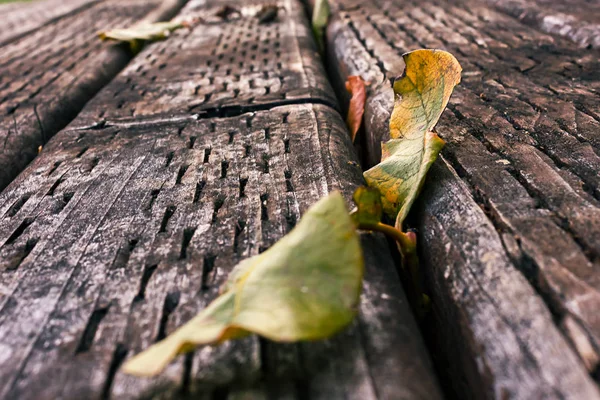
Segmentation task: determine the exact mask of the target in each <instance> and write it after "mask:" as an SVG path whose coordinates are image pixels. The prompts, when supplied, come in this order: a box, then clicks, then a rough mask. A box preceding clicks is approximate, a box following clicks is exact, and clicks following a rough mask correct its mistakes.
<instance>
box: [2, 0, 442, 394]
mask: <svg viewBox="0 0 600 400" xmlns="http://www.w3.org/2000/svg"><path fill="white" fill-rule="evenodd" d="M222 4H223V2H221V3H219V4H217V5H216V6H214V5H213V6H212V7H211V5H204V4H203V2H192V3H190V4H188V6H187V7H186V8H185V9H184V10H183V11H182V13H181V16H182V17H188V16H190V15H192V14H193V12H198V13H200V14H201V15H205V16H206V15H209V16H210V15H212V14H213V13H214V11H216V10H218V7H220V6H221V5H222ZM260 5H261V3H259V2H255V3H250V4H249V5H248V3H244V6H241V5H240V3H237V4H235V6H236V7H238V8H239V9H242V11H243V14H244V15H246V17H244V19H247V20H241V21H237V22H235V23H234V22H223V21H218V20H214V21H213V20H211V21H205V22H204V23H202V24H199V25H198V26H196V27H195V28H194V30H193V31H192V32H184V31H182V32H180V33H178V34H175V35H173V36H172V37H170V38H169V39H168V40H166V41H165V42H161V43H155V44H152V45H151V46H149V47H148V48H147V49H146V50H145V51H144V52H142V53H140V54H139V56H138V58H136V61H135V63H134V64H132V66H131V67H130V68H128V69H126V70H125V71H124V72H123V73H122V74H121V75H119V76H118V77H117V79H115V80H114V81H113V82H111V83H110V84H109V85H108V86H107V87H106V88H105V89H104V90H103V91H102V92H101V93H100V94H99V96H98V97H97V98H95V99H94V100H93V101H92V102H90V103H89V104H88V105H87V106H86V107H85V109H84V110H83V112H82V114H81V116H79V117H77V118H76V119H75V120H74V121H73V122H72V123H71V124H70V126H69V127H68V128H67V129H64V130H62V131H61V132H59V133H58V134H56V135H55V136H54V137H53V138H52V139H51V140H50V141H49V142H48V144H47V145H46V146H45V147H44V149H43V151H42V153H41V154H40V155H39V156H38V157H37V158H36V159H35V160H34V161H33V162H32V163H31V164H30V165H29V166H28V167H27V168H26V170H25V171H24V172H23V173H22V174H20V175H19V177H18V178H17V179H16V180H15V181H14V182H13V183H12V184H11V185H10V186H9V187H8V188H7V189H6V190H5V191H4V192H3V193H2V194H0V216H2V217H1V218H0V243H2V246H0V255H1V256H2V257H1V259H2V264H1V266H0V282H1V286H0V354H3V356H4V359H3V360H2V362H0V397H1V398H6V399H9V398H10V399H12V398H19V399H54V398H67V399H70V398H73V399H76V398H99V397H100V398H108V397H111V398H118V399H128V398H156V399H171V398H190V397H191V398H221V399H222V398H231V399H236V398H256V399H262V398H290V399H305V398H314V399H319V398H323V399H334V398H355V399H361V400H362V399H367V400H368V399H395V398H398V399H439V398H441V394H440V390H439V387H438V384H437V379H436V377H435V375H434V373H433V372H432V366H431V362H430V360H429V355H428V354H427V352H426V350H425V348H424V345H423V341H422V338H421V336H420V333H419V330H418V328H417V326H416V323H415V321H414V319H413V317H412V314H411V311H410V308H409V306H408V303H407V300H406V297H405V295H404V291H403V288H402V285H401V283H400V279H399V277H398V274H397V270H396V265H395V263H394V260H393V258H392V255H391V253H390V248H389V247H388V243H387V241H386V240H385V239H384V238H383V237H381V236H379V235H373V234H364V235H362V241H363V247H364V251H365V259H366V275H365V285H364V292H363V295H362V301H361V306H360V313H359V317H358V318H357V320H356V321H355V322H354V324H353V325H352V326H351V327H349V328H348V329H346V330H344V331H343V332H342V333H340V334H339V335H337V336H335V337H333V338H331V339H329V340H327V341H321V342H315V343H298V344H277V343H272V342H268V341H266V340H263V339H259V338H257V337H254V336H253V337H249V338H246V339H244V340H241V341H238V342H231V343H226V344H224V345H223V346H220V347H205V348H202V349H199V350H198V351H196V352H195V353H194V354H191V355H189V356H187V357H180V358H178V359H177V360H176V361H175V362H173V363H172V364H171V365H170V366H169V367H168V368H167V370H166V371H165V372H164V373H162V374H161V375H160V376H158V377H156V378H153V379H138V378H134V377H130V376H126V375H124V374H122V373H120V372H119V370H118V369H119V366H120V365H121V363H122V362H123V361H124V360H125V359H126V358H128V357H131V356H132V355H133V354H135V353H138V352H139V351H141V350H143V349H145V348H146V347H148V346H149V345H150V344H152V343H153V342H154V341H156V340H157V339H160V338H162V337H164V335H166V334H168V333H169V332H172V331H173V330H174V329H175V328H176V327H177V326H180V325H181V324H183V323H184V322H185V321H187V320H189V319H190V318H191V317H192V316H194V315H195V314H196V313H198V312H199V310H201V309H202V308H203V307H205V306H206V304H207V303H208V302H209V301H210V300H211V299H213V298H214V297H215V296H216V295H217V290H218V287H219V285H220V284H221V283H223V282H224V280H225V279H226V277H227V274H228V272H229V271H230V270H231V269H232V268H233V267H234V265H235V264H236V263H237V262H238V261H240V260H241V259H243V258H246V257H249V256H251V255H254V254H257V253H258V252H260V251H263V250H265V249H267V248H268V247H269V246H270V245H272V244H273V243H275V242H276V241H277V240H278V239H279V238H281V237H282V236H283V235H284V234H285V233H286V232H288V231H289V230H290V229H292V228H293V226H294V225H295V224H296V223H297V221H298V220H299V218H300V217H301V215H302V214H303V212H305V211H306V209H307V208H308V207H309V206H310V205H312V204H313V203H314V202H316V201H317V200H318V199H319V198H321V197H323V196H325V195H326V194H327V193H329V192H330V191H331V190H341V191H342V193H343V194H344V196H345V197H346V199H348V200H349V199H350V196H351V194H352V192H353V190H354V189H355V188H356V187H357V186H358V185H360V184H362V183H363V179H362V173H361V170H360V168H359V166H358V163H357V160H356V154H355V152H354V150H353V148H352V144H351V143H350V139H349V134H348V132H347V130H346V128H345V125H344V122H343V119H342V118H341V116H340V114H339V113H338V111H337V110H336V109H335V107H336V101H335V98H334V96H333V95H332V90H331V88H330V86H329V84H328V83H327V80H326V78H325V74H324V72H323V68H322V67H321V65H320V62H319V59H318V57H317V55H316V54H315V51H314V49H315V47H314V43H313V42H312V39H311V37H310V36H309V30H308V22H307V20H306V18H305V16H304V14H303V13H302V12H301V7H300V5H299V3H298V2H296V1H292V0H286V1H282V2H280V3H279V5H280V6H281V7H282V8H283V10H280V16H279V17H278V20H277V21H274V22H272V24H273V25H274V26H268V25H267V27H262V26H256V25H254V24H253V23H252V22H251V21H250V20H252V19H254V18H255V17H254V12H253V10H254V11H255V10H256V9H257V7H259V6H260ZM250 26H251V27H252V32H257V33H258V35H259V37H258V42H257V41H256V40H257V39H256V38H252V40H253V42H251V43H256V44H257V45H260V44H261V42H260V40H261V36H260V35H263V34H264V35H267V33H266V32H274V33H273V34H275V32H277V31H278V30H279V31H280V40H281V42H280V46H279V47H280V48H281V50H280V54H277V52H273V51H267V53H266V55H265V56H264V57H266V58H267V62H266V63H264V62H261V66H260V68H259V69H257V71H256V72H257V76H256V77H255V78H254V79H256V80H258V79H259V76H260V75H264V74H267V75H268V76H269V78H268V79H275V82H274V83H272V86H271V87H273V89H274V90H273V91H272V92H271V93H265V91H264V87H262V88H259V89H260V90H258V89H256V90H253V89H252V88H250V87H249V85H248V86H247V87H246V88H245V89H244V90H241V89H240V92H239V95H238V97H237V98H233V96H232V93H231V92H230V91H229V89H231V88H228V90H225V89H222V90H220V91H221V92H222V94H221V95H222V96H223V99H222V100H218V99H213V100H214V101H212V100H211V101H207V102H205V103H204V104H203V105H201V106H200V107H199V108H198V109H194V110H188V109H187V108H186V107H185V105H186V103H187V102H191V101H193V100H194V97H193V96H190V95H189V94H186V93H185V91H183V90H182V91H181V92H180V91H179V90H180V89H179V88H184V87H187V86H188V85H190V84H193V85H196V84H197V83H196V82H197V81H198V80H201V79H202V78H203V77H204V76H210V77H214V79H215V82H216V81H217V79H223V80H224V81H226V82H230V80H229V79H231V77H227V76H226V75H227V74H225V77H224V76H223V72H222V71H223V69H222V68H224V67H225V66H226V65H227V64H223V66H222V67H219V69H216V68H215V64H211V65H207V61H208V60H210V59H211V58H210V57H208V56H207V52H208V53H209V55H210V53H211V52H212V50H216V51H215V54H212V55H211V56H212V57H217V58H218V57H219V54H221V53H224V54H230V52H231V49H227V48H224V47H223V46H221V47H215V46H216V44H215V43H214V42H211V41H212V40H213V39H214V37H215V35H217V36H220V35H222V34H225V33H226V32H232V31H233V32H237V31H236V30H235V29H232V28H234V27H239V29H242V28H243V29H244V30H246V31H247V30H249V29H250V28H249V27H250ZM277 26H279V27H280V28H281V29H280V28H277ZM294 26H295V29H285V30H284V29H283V27H288V28H289V27H294ZM236 29H238V28H236ZM202 33H205V34H206V35H202ZM237 34H239V33H237ZM232 38H235V36H232ZM232 40H233V39H232ZM211 43H212V44H211ZM262 44H264V41H263V42H262ZM186 46H189V47H188V48H187V49H186ZM210 46H213V47H210ZM171 47H176V48H177V47H181V49H180V50H181V51H179V52H178V53H177V54H172V53H168V52H167V50H168V49H170V48H171ZM161 49H166V50H165V52H163V53H161ZM268 49H269V50H272V48H271V47H268ZM261 51H262V50H261ZM161 57H162V58H161ZM175 58H176V63H175V61H173V65H172V66H171V67H170V66H168V65H167V66H166V67H160V65H161V64H160V63H161V62H163V60H171V59H175ZM248 58H249V59H244V62H245V63H247V64H243V65H242V67H235V66H232V68H240V70H239V71H240V73H243V75H240V80H241V81H242V82H243V85H245V84H246V83H248V79H252V77H253V76H252V72H251V71H249V69H248V68H249V67H248V65H251V64H252V60H251V56H250V55H248ZM155 60H157V61H155ZM238 60H239V58H238ZM238 62H239V61H238ZM278 62H279V63H281V65H278ZM238 65H239V64H238ZM135 69H139V70H138V73H137V74H136V73H134V71H135ZM142 70H143V71H149V72H148V74H145V75H146V76H144V75H143V74H142V73H141V71H142ZM177 71H179V73H180V74H181V76H180V78H179V79H178V80H177V81H175V82H174V85H175V89H172V86H171V83H172V82H173V80H172V79H171V78H173V77H174V76H175V74H177ZM149 74H150V75H149ZM184 74H187V78H185V79H184V78H183V76H184ZM148 76H149V77H152V76H156V78H155V79H149V80H148V79H147V78H148ZM279 77H282V78H283V83H282V84H281V85H280V86H278V83H277V82H279ZM127 79H129V81H128V84H132V85H144V87H146V85H147V87H148V88H149V90H150V89H151V90H153V91H154V93H155V94H153V96H154V97H152V101H139V100H138V99H135V98H134V101H133V102H132V103H130V104H135V107H136V110H138V111H139V112H137V113H134V115H128V114H120V112H121V111H120V110H122V109H124V108H125V107H123V106H122V107H120V108H119V107H118V104H119V103H118V102H115V101H112V102H111V101H108V100H106V99H108V98H110V96H112V95H113V94H114V93H115V92H117V91H119V90H121V89H123V85H124V82H125V81H127ZM186 79H187V80H186ZM188 81H189V82H188ZM270 84H271V83H269V82H267V83H266V84H265V85H270ZM128 90H129V89H128ZM207 90H213V89H207ZM216 92H217V93H220V92H219V90H217V91H216ZM174 93H175V94H177V96H175V97H174V96H173V94H174ZM272 93H275V94H276V96H270V94H272ZM107 94H108V95H107ZM128 96H129V95H128ZM179 96H181V98H180V99H179ZM203 96H204V94H202V96H198V97H203ZM252 96H255V99H256V101H255V102H250V101H249V99H250V97H252ZM128 98H131V97H128ZM100 111H104V115H103V116H102V117H100V116H99V112H100Z"/></svg>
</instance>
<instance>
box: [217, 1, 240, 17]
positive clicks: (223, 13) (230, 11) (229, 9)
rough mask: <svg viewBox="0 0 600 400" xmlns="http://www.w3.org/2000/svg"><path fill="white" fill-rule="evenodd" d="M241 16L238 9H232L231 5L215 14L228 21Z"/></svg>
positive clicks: (225, 6)
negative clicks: (235, 16)
mask: <svg viewBox="0 0 600 400" xmlns="http://www.w3.org/2000/svg"><path fill="white" fill-rule="evenodd" d="M234 14H235V15H237V16H240V15H241V13H240V12H239V11H238V10H237V9H236V8H233V7H231V6H230V5H224V6H223V7H221V8H220V9H219V11H217V12H216V13H215V15H216V16H217V17H219V18H221V19H222V20H225V21H228V20H229V19H230V17H231V16H232V15H234Z"/></svg>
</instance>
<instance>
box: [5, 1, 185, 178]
mask: <svg viewBox="0 0 600 400" xmlns="http://www.w3.org/2000/svg"><path fill="white" fill-rule="evenodd" d="M160 4H161V2H160V1H151V2H147V1H135V0H132V1H125V2H122V1H103V2H98V3H96V4H94V5H93V6H90V7H87V8H84V9H82V10H80V11H79V12H75V13H73V14H71V15H69V16H66V17H64V18H60V19H58V20H56V21H53V22H51V23H49V24H47V25H45V26H43V27H41V28H40V29H37V30H35V31H34V32H32V33H31V34H29V35H26V36H24V37H22V38H20V39H19V40H16V41H14V42H11V43H9V44H7V45H4V46H2V47H0V69H1V70H2V74H0V146H2V152H1V153H0V189H2V188H4V187H5V186H6V185H8V184H9V183H10V181H11V180H12V179H13V178H14V177H15V176H16V175H17V174H18V173H19V172H20V171H21V170H22V169H23V168H24V167H25V166H26V165H27V164H28V163H29V162H30V161H31V160H32V159H33V158H34V157H35V156H36V154H37V153H38V148H39V147H40V146H43V145H44V144H45V143H46V141H47V140H48V139H49V138H50V137H52V136H53V135H54V134H55V133H56V132H58V131H59V130H60V129H62V128H63V127H65V126H66V125H67V124H68V123H69V122H70V121H71V120H72V119H73V118H74V117H75V116H76V115H77V113H78V112H79V111H80V110H81V109H82V108H83V106H84V105H85V103H86V102H87V101H88V100H89V99H91V98H92V97H93V96H94V94H96V93H97V92H98V91H99V90H100V88H102V87H103V86H104V85H106V84H107V83H108V82H109V81H110V80H111V79H112V78H113V77H114V76H115V75H116V74H117V73H118V72H119V71H120V70H121V69H122V68H123V67H124V66H125V65H126V64H127V62H128V61H129V60H130V59H131V54H130V53H129V52H128V51H127V50H126V49H125V48H124V47H120V46H115V45H114V44H111V43H102V42H100V40H99V39H98V37H97V35H96V34H97V32H98V31H100V30H103V29H106V28H110V27H118V26H122V25H128V24H131V23H133V22H134V21H138V20H141V19H142V18H144V17H148V18H149V19H151V20H157V18H158V19H169V18H170V17H171V15H172V14H173V13H174V12H176V11H177V10H178V9H179V8H180V6H181V4H179V3H178V2H177V1H168V2H165V3H164V7H158V6H159V5H160Z"/></svg>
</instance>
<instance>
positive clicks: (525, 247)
mask: <svg viewBox="0 0 600 400" xmlns="http://www.w3.org/2000/svg"><path fill="white" fill-rule="evenodd" d="M332 3H333V4H334V10H335V12H334V17H333V19H332V23H331V24H330V27H329V31H328V40H329V60H330V63H331V64H332V65H333V64H337V71H338V73H337V74H338V75H337V79H336V80H337V82H336V84H335V85H334V86H335V87H337V88H339V87H341V85H342V84H343V81H344V80H345V77H347V76H349V75H357V74H358V75H361V76H363V78H365V79H367V80H370V81H371V82H373V84H372V86H371V91H370V95H369V97H368V99H367V109H366V112H365V126H366V131H367V135H366V137H365V138H364V139H363V146H364V148H366V149H367V153H368V154H367V157H366V159H365V164H367V165H372V164H373V163H376V162H377V161H378V159H379V157H380V142H381V141H382V140H386V139H387V138H388V137H389V136H388V128H387V124H385V123H383V122H382V121H387V120H388V119H389V113H390V111H391V108H392V106H393V93H392V91H391V87H390V84H389V79H390V78H394V77H395V76H398V75H399V74H400V73H401V72H402V70H403V62H402V58H401V54H402V53H404V52H406V51H410V50H414V49H417V48H423V47H427V48H441V49H445V50H448V51H450V52H452V53H454V54H455V55H456V56H457V57H458V59H459V61H460V62H461V64H462V66H463V68H464V72H463V82H462V83H461V85H460V86H459V87H457V89H456V90H455V94H454V95H453V97H452V99H451V101H450V104H449V107H448V110H447V111H446V112H445V113H444V114H443V116H442V118H441V120H440V123H439V124H438V127H437V131H438V134H439V135H440V136H441V137H442V138H444V139H445V140H446V141H447V146H446V148H445V150H444V152H443V154H444V157H445V159H446V162H440V163H438V165H437V166H436V168H435V169H434V170H433V172H432V175H433V176H432V178H431V179H430V180H429V182H430V183H429V184H428V185H427V189H426V190H425V193H424V194H423V197H422V207H420V211H419V212H416V213H414V215H413V218H414V220H413V224H414V226H415V227H416V228H418V229H419V232H421V236H420V237H421V240H422V241H423V243H422V250H423V257H424V259H425V261H426V263H427V265H428V269H427V275H428V279H429V282H430V285H431V290H432V293H433V297H434V304H435V308H436V309H435V314H434V316H435V318H434V321H435V322H434V326H435V328H434V329H433V330H432V331H433V332H434V334H433V336H434V341H435V342H437V344H438V346H439V348H440V349H443V351H442V353H443V352H446V356H445V357H443V356H442V357H440V360H439V362H440V365H443V368H446V369H447V374H448V375H447V376H448V377H449V381H450V382H451V385H452V386H453V388H454V390H456V391H457V392H458V393H460V394H461V395H462V396H465V397H469V398H530V397H535V396H536V395H538V394H539V393H545V394H544V395H542V397H544V396H547V397H549V398H554V397H559V398H561V397H565V398H598V390H597V387H596V385H595V384H594V383H593V381H592V379H590V378H589V377H588V376H587V374H586V368H587V370H588V371H589V372H590V373H592V374H594V373H595V371H597V368H598V349H599V348H600V346H599V344H600V342H599V341H598V334H599V333H600V326H599V325H598V321H599V320H598V318H597V313H596V312H595V310H596V309H597V308H598V306H599V305H600V296H599V295H600V293H599V291H598V289H599V286H598V282H599V279H600V271H599V268H600V264H599V259H598V254H599V250H600V243H597V242H596V241H597V238H598V237H600V235H599V233H600V232H599V231H598V229H599V227H600V214H598V213H599V212H600V207H599V202H598V199H599V197H598V182H600V180H599V179H598V176H597V174H598V171H599V169H598V165H597V162H598V160H599V158H598V150H599V148H598V146H597V132H598V129H599V127H600V126H599V120H598V118H597V115H596V112H595V111H592V110H591V109H590V107H589V105H591V104H597V103H598V95H597V90H596V88H597V86H598V83H599V82H600V76H599V75H598V74H597V71H598V68H597V67H598V58H597V53H595V52H594V51H593V50H590V51H582V50H576V51H575V50H573V49H572V48H573V46H572V44H571V43H569V42H568V41H566V40H563V39H560V38H553V37H550V36H547V35H545V34H542V33H540V32H538V31H535V30H533V29H531V28H529V27H526V26H524V25H522V24H520V23H519V22H517V21H516V20H514V19H511V18H510V17H508V16H506V15H503V14H502V13H500V12H497V11H495V10H494V9H491V8H489V6H487V5H486V4H485V3H482V2H477V1H468V2H467V1H466V2H461V4H457V5H451V4H449V3H447V2H442V1H428V2H426V3H422V2H421V3H418V2H409V4H407V3H406V2H402V4H400V2H393V1H378V2H375V4H373V5H368V4H364V3H362V2H356V1H354V2H352V1H336V2H332ZM575 66H576V67H575ZM331 69H333V68H331ZM555 87H560V89H559V90H555V89H554V88H555ZM534 289H535V291H534ZM544 303H545V304H544ZM486 304H487V305H486ZM457 320H458V321H460V322H459V323H457ZM445 329H449V330H450V332H449V334H448V335H446V334H444V335H436V334H435V333H437V332H445V331H444V330H445ZM558 354H560V356H559V355H558ZM575 354H577V355H578V356H579V358H578V357H576V356H575ZM457 359H460V360H461V364H460V365H462V370H461V369H459V368H457V367H456V360H457ZM557 359H560V363H557V362H556V361H557ZM567 363H568V364H569V365H570V367H569V368H567V369H563V367H564V366H565V365H566V364H567ZM566 373H569V374H570V375H569V378H565V376H566V375H565V374H566ZM574 382H578V383H577V384H575V383H574ZM578 390H583V391H584V392H578Z"/></svg>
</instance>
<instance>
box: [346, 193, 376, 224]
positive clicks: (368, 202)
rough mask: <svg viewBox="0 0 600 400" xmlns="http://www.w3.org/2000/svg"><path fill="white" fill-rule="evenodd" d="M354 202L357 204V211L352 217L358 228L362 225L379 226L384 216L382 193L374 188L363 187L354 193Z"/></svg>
mask: <svg viewBox="0 0 600 400" xmlns="http://www.w3.org/2000/svg"><path fill="white" fill-rule="evenodd" d="M352 200H354V204H356V207H357V208H356V211H353V212H352V213H351V214H350V216H351V217H352V219H353V220H354V222H355V223H356V225H357V226H360V225H361V224H363V225H364V224H377V223H379V222H380V221H381V217H382V216H383V206H382V204H381V193H379V190H377V189H376V188H372V187H366V186H361V187H359V188H358V189H356V190H355V191H354V194H353V195H352Z"/></svg>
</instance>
